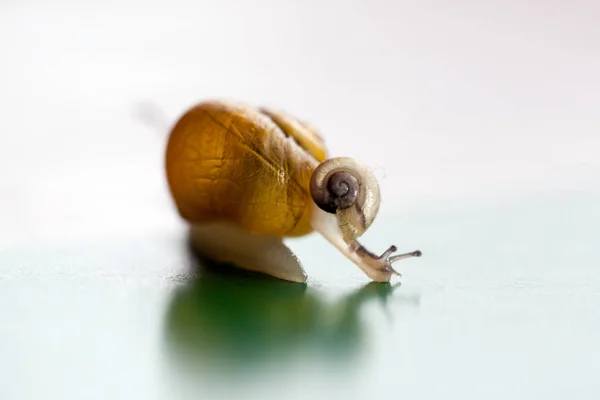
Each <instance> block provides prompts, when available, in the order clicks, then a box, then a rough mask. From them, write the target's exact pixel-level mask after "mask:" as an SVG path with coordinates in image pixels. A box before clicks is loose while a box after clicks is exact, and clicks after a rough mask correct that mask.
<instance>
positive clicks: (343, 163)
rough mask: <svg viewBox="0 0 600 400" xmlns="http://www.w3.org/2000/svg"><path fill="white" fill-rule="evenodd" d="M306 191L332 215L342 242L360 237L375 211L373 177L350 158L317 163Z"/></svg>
mask: <svg viewBox="0 0 600 400" xmlns="http://www.w3.org/2000/svg"><path fill="white" fill-rule="evenodd" d="M310 193H311V196H312V198H313V201H314V202H315V204H316V205H317V206H318V207H319V208H321V209H322V210H323V211H325V212H328V213H331V214H336V216H337V220H338V226H339V227H340V229H341V230H342V233H343V236H344V240H345V241H346V242H349V241H351V240H353V239H355V238H357V237H359V236H361V235H362V234H363V233H364V232H365V231H366V230H367V229H368V228H369V226H370V225H371V223H372V222H373V220H374V219H375V217H376V215H377V212H378V211H379V196H380V195H379V185H378V184H377V180H376V179H375V177H374V176H373V173H372V172H371V171H370V170H369V169H367V168H366V167H365V166H363V165H361V164H360V163H358V162H357V161H356V160H354V159H353V158H349V157H338V158H330V159H327V160H325V161H323V162H322V163H321V164H319V166H318V167H317V168H316V169H315V171H314V172H313V175H312V177H311V180H310Z"/></svg>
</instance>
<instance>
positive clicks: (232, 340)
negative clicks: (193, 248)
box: [166, 260, 418, 373]
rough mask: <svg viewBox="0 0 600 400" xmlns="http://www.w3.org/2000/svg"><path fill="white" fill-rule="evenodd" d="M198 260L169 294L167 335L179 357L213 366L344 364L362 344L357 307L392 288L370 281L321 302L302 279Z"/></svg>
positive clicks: (245, 368)
mask: <svg viewBox="0 0 600 400" xmlns="http://www.w3.org/2000/svg"><path fill="white" fill-rule="evenodd" d="M201 262H202V266H201V272H200V273H199V275H198V276H197V277H196V278H195V279H194V280H193V281H191V282H189V284H187V285H186V286H184V287H182V288H180V289H179V290H178V291H177V292H176V293H175V294H174V297H173V299H172V302H171V304H170V307H169V311H168V314H167V320H166V329H167V332H166V338H167V343H168V345H169V349H170V350H171V351H170V353H171V354H172V355H174V356H175V357H177V359H178V360H180V361H185V362H189V363H192V364H194V365H198V364H200V365H201V366H203V367H206V369H208V370H211V371H213V372H214V371H216V370H225V371H227V372H234V371H239V372H243V373H247V372H248V371H253V370H255V369H254V368H253V367H255V366H268V365H277V366H280V365H282V364H281V362H283V361H286V360H287V361H290V362H296V361H298V360H300V359H305V360H309V361H311V360H314V359H315V358H318V359H321V360H324V361H326V362H334V363H338V365H339V366H341V365H347V366H349V365H351V364H352V363H348V362H346V361H350V360H352V359H355V358H356V357H359V356H360V355H361V352H362V351H363V350H364V349H365V341H366V339H367V337H366V333H367V331H366V327H365V326H364V324H363V323H362V321H361V316H360V310H361V306H362V305H363V304H365V303H366V302H368V301H369V300H374V299H380V300H384V299H386V298H387V297H388V296H389V295H391V293H392V291H393V287H392V286H391V285H390V284H389V283H370V284H367V285H366V286H364V287H362V288H361V289H359V290H356V291H355V292H353V293H350V294H348V295H346V296H345V297H343V298H341V299H338V300H326V299H323V298H322V297H321V295H320V293H319V292H318V290H316V289H313V288H310V287H308V286H307V285H299V284H297V283H291V282H287V281H284V280H279V279H276V278H272V277H268V276H265V275H258V274H256V273H252V272H247V271H246V272H244V271H242V270H239V269H236V268H234V267H231V266H228V265H224V264H214V263H211V262H207V261H205V260H202V261H201ZM417 301H418V300H417Z"/></svg>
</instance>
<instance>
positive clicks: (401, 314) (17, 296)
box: [0, 195, 600, 399]
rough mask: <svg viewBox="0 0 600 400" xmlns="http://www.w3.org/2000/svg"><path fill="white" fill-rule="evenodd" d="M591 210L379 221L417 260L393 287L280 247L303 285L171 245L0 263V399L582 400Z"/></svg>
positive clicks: (588, 372) (127, 244)
mask: <svg viewBox="0 0 600 400" xmlns="http://www.w3.org/2000/svg"><path fill="white" fill-rule="evenodd" d="M597 200H598V199H595V198H590V197H584V196H579V195H568V196H562V197H561V198H558V197H555V198H554V199H552V198H550V199H542V198H538V199H532V200H529V201H527V202H523V203H520V204H515V205H513V206H511V207H505V208H502V209H498V208H495V209H492V208H489V209H482V210H480V211H470V212H462V213H455V214H454V215H450V214H445V215H436V216H428V217H426V218H425V217H420V216H415V217H413V218H411V219H410V220H406V221H402V223H400V222H399V223H398V224H395V223H394V221H380V223H379V224H378V227H377V236H375V235H373V236H371V237H369V243H371V242H379V243H381V242H383V243H385V244H388V242H389V237H392V236H395V237H397V238H398V242H397V243H398V244H399V243H402V242H404V243H406V245H405V246H407V248H412V246H414V245H416V244H418V245H419V247H420V248H421V250H423V253H424V256H423V258H421V259H418V260H412V261H410V262H406V263H404V264H403V265H402V267H401V270H403V272H404V278H403V284H402V285H401V286H396V287H392V286H391V285H381V284H367V281H366V280H365V279H364V277H363V276H362V275H361V273H360V271H357V270H356V269H355V267H353V266H352V265H350V264H349V263H348V262H346V261H345V260H344V259H343V258H341V257H340V256H339V255H338V254H337V253H336V252H335V250H333V249H330V248H329V247H328V246H326V244H325V243H324V241H323V240H322V239H320V238H318V237H311V238H308V239H306V240H303V241H297V242H292V244H291V245H292V246H294V248H295V249H296V250H297V252H298V254H299V255H300V257H301V258H302V259H303V261H304V262H305V265H306V268H307V271H308V272H309V274H310V276H311V282H310V283H309V284H308V285H307V286H303V285H297V284H291V283H286V282H282V281H277V280H271V279H264V278H259V277H256V276H248V275H240V274H235V273H233V274H232V273H231V271H229V272H227V273H215V272H210V270H211V267H210V266H209V270H208V271H207V270H206V264H204V265H205V266H204V267H203V268H199V267H198V265H199V260H196V259H195V258H193V257H191V256H190V255H189V254H188V252H187V249H186V247H185V240H184V237H183V236H182V235H180V234H178V233H173V234H165V235H164V236H154V237H150V236H149V237H139V238H133V239H123V240H116V239H115V240H108V241H105V242H103V243H100V242H95V243H87V244H84V243H80V244H78V245H75V244H74V245H72V246H71V245H69V246H65V247H62V248H53V249H49V248H48V249H41V248H36V249H23V250H22V251H11V252H5V253H4V254H2V256H1V257H0V263H1V265H2V269H1V270H0V314H1V315H2V317H3V321H4V322H3V324H2V326H1V327H0V354H1V359H2V364H0V368H1V370H0V376H2V381H3V384H2V386H0V398H3V399H5V398H8V399H24V398H48V399H78V398H157V399H172V398H177V397H175V396H176V395H177V396H180V397H183V398H207V397H208V398H214V397H216V396H217V395H228V396H239V397H242V398H253V397H259V398H263V397H265V396H267V395H268V396H278V397H280V398H307V397H310V398H329V397H331V396H338V395H339V396H344V397H346V398H365V397H366V396H379V397H389V396H398V395H400V394H402V395H404V396H406V397H407V398H439V397H440V396H445V395H447V394H448V393H457V395H458V393H460V396H461V397H462V398H493V399H495V398H498V399H500V398H545V399H554V398H555V399H561V398H565V397H573V398H579V399H584V398H586V399H587V398H589V399H592V398H596V396H597V395H598V393H600V382H599V381H598V379H597V371H598V370H600V364H599V362H600V361H599V358H598V355H599V354H600V344H599V341H598V337H600V313H599V311H598V310H600V269H599V268H598V267H599V266H600V262H599V261H600V259H599V257H598V256H597V250H596V249H595V246H594V245H595V243H596V241H597V238H598V237H600V235H599V230H598V229H599V228H598V226H599V222H600V209H599V208H598V204H599V203H598V201H597ZM396 229H397V230H398V231H401V232H402V234H398V233H396V234H394V235H392V232H393V231H396ZM180 233H181V232H180ZM409 233H410V234H409ZM409 237H410V239H409ZM212 268H214V266H212Z"/></svg>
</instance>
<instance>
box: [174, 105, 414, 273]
mask: <svg viewBox="0 0 600 400" xmlns="http://www.w3.org/2000/svg"><path fill="white" fill-rule="evenodd" d="M165 161H166V176H167V182H168V186H169V190H170V192H171V196H172V198H173V200H174V204H175V206H176V208H177V210H178V212H179V214H180V215H181V217H182V218H183V219H184V220H186V221H187V222H189V226H190V241H191V243H192V245H193V246H194V247H195V248H196V249H197V250H198V251H199V252H201V253H203V254H205V255H206V256H207V257H208V258H210V259H213V260H215V261H217V262H224V263H231V264H234V265H236V266H238V267H240V268H242V269H247V270H251V271H257V272H262V273H265V274H268V275H272V276H274V277H277V278H280V279H285V280H290V281H296V282H305V281H306V279H307V275H306V273H305V271H304V269H303V267H302V265H301V263H300V261H299V260H298V259H297V257H296V256H295V255H294V253H292V251H291V250H290V249H289V248H288V247H287V246H286V245H285V244H284V243H283V239H284V238H293V237H300V236H304V235H307V234H309V233H311V232H313V231H316V232H319V233H320V234H321V235H323V236H324V237H325V239H327V240H328V241H329V242H330V243H331V244H333V245H334V246H335V247H336V248H337V249H338V250H339V251H340V252H341V253H342V254H343V255H345V256H346V257H347V258H348V259H350V260H351V261H352V262H354V263H355V264H356V265H357V266H358V267H359V268H360V269H361V270H362V271H364V273H365V274H366V275H367V276H368V277H369V278H370V279H372V280H374V281H378V282H387V281H389V280H390V278H391V277H392V276H393V275H394V274H396V275H399V274H398V273H397V272H396V271H395V270H394V269H393V268H392V264H393V263H395V262H396V261H398V260H401V259H403V258H407V257H418V256H420V255H421V252H420V251H414V252H411V253H406V254H394V253H395V252H396V247H395V246H390V247H389V248H388V249H387V250H386V251H385V252H383V254H382V255H379V256H378V255H376V254H374V253H372V252H370V251H369V250H367V249H366V248H365V247H364V246H362V245H361V244H360V243H359V242H358V241H357V238H359V237H360V236H361V235H362V234H364V233H365V231H366V230H367V229H368V228H369V226H370V225H371V224H372V222H373V220H374V219H375V217H376V215H377V212H378V210H379V202H380V191H379V185H378V183H377V180H376V179H375V177H374V175H373V173H372V172H371V171H370V170H369V169H368V168H366V167H365V166H363V165H362V164H360V163H359V162H357V161H355V160H354V159H352V158H348V157H331V158H330V157H328V154H327V150H326V148H325V143H324V141H323V138H322V136H321V135H320V134H319V133H318V132H317V131H316V130H315V129H314V128H313V127H312V126H310V125H309V124H308V123H306V122H304V121H301V120H299V119H296V118H294V117H292V116H291V115H289V114H287V113H285V112H282V111H277V110H271V109H267V108H259V107H252V106H250V105H247V104H244V103H239V102H233V101H220V100H210V101H205V102H201V103H199V104H197V105H195V106H193V107H192V108H190V109H188V110H187V111H185V112H184V113H183V115H182V116H181V117H180V118H179V120H178V121H177V122H176V123H175V124H174V126H173V127H172V129H171V132H170V134H169V137H168V141H167V148H166V160H165Z"/></svg>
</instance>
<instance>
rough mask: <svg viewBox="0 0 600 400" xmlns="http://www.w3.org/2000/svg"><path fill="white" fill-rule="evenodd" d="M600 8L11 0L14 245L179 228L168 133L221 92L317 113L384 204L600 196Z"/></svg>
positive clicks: (387, 1)
mask: <svg viewBox="0 0 600 400" xmlns="http://www.w3.org/2000/svg"><path fill="white" fill-rule="evenodd" d="M598 21H600V5H599V3H597V2H594V1H591V0H588V1H584V0H579V1H574V2H564V1H531V0H529V1H514V0H513V1H493V2H492V1H489V2H476V1H463V2H456V1H453V2H451V1H440V0H437V1H391V0H375V1H364V0H363V1H299V0H288V1H272V0H259V1H251V2H250V1H248V2H244V1H214V0H209V1H206V0H204V1H196V2H181V1H180V2H175V1H173V2H160V3H159V2H150V1H147V0H146V1H133V0H129V1H118V2H117V1H115V2H68V1H63V2H43V1H33V0H32V1H10V0H4V1H3V2H1V3H0V48H1V49H2V56H1V57H2V58H1V62H0V106H1V109H2V110H3V112H2V113H1V115H2V127H3V130H2V132H1V133H0V247H7V246H12V245H14V244H18V243H24V242H27V243H31V242H32V241H36V240H42V241H47V240H57V239H58V240H62V239H70V238H81V237H84V236H90V235H92V236H93V235H101V236H104V235H107V234H116V233H119V234H123V233H127V232H129V233H134V234H135V233H136V232H140V231H144V232H148V231H154V230H156V231H159V230H164V229H169V228H171V227H174V226H175V225H176V224H177V223H178V221H179V219H178V218H177V216H176V215H175V212H174V210H173V209H172V207H171V203H170V199H169V197H168V194H167V191H166V185H165V182H164V175H163V170H162V168H163V151H164V141H165V136H166V134H167V131H168V127H169V125H170V124H171V123H173V122H174V121H175V120H176V119H177V117H178V116H179V115H180V114H181V113H182V112H183V111H184V110H185V109H186V108H187V107H189V106H191V105H193V104H194V103H196V102H198V101H201V100H204V99H206V98H210V97H225V98H233V99H239V100H242V101H246V102H249V103H251V104H257V105H260V104H266V105H270V106H274V107H278V108H282V109H285V110H287V111H289V112H290V113H292V114H294V115H297V116H299V117H301V118H303V119H306V120H309V121H310V122H312V123H313V124H314V125H316V126H317V127H319V128H320V130H321V131H322V133H323V134H324V136H325V138H326V140H327V143H328V145H329V148H330V150H331V153H332V155H348V156H353V157H358V158H360V159H361V160H362V161H364V162H366V163H368V164H369V165H370V166H372V167H373V168H374V169H375V171H376V173H377V176H378V177H379V178H380V180H381V186H382V192H383V205H382V211H381V212H382V213H383V214H386V213H387V214H397V215H400V216H404V215H408V214H410V213H416V212H426V213H428V212H432V211H434V210H439V209H448V208H469V207H474V206H478V205H481V204H494V203H498V202H510V201H512V199H515V198H522V197H527V196H545V195H546V193H549V192H565V191H578V192H582V191H583V192H592V191H597V190H598V189H599V188H600V186H599V185H598V184H597V182H598V181H599V178H600V157H599V154H600V133H599V132H598V129H599V128H600V112H598V105H599V104H600V74H599V73H598V71H600V24H599V23H598ZM153 108H156V109H157V111H156V112H157V114H158V118H159V122H158V124H156V125H153V126H152V125H148V124H145V123H144V115H145V114H148V111H149V110H152V109H153ZM161 113H163V114H162V115H161ZM161 123H162V124H163V125H161ZM161 126H162V129H161Z"/></svg>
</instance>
